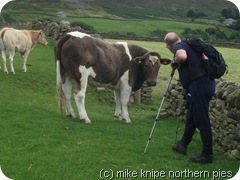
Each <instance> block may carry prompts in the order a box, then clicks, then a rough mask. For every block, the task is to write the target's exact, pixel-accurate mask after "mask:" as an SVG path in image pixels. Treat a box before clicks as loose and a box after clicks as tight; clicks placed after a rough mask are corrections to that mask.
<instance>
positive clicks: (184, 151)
mask: <svg viewBox="0 0 240 180" xmlns="http://www.w3.org/2000/svg"><path fill="white" fill-rule="evenodd" d="M172 150H173V151H175V152H177V153H179V154H182V155H186V154H187V148H186V147H184V146H183V145H182V143H181V141H178V142H177V143H176V144H174V145H173V146H172Z"/></svg>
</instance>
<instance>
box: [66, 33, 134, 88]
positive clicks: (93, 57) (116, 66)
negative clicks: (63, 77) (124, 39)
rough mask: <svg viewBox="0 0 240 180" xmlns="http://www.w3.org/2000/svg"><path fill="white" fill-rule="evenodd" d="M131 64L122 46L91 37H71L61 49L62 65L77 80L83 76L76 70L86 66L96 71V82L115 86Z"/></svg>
mask: <svg viewBox="0 0 240 180" xmlns="http://www.w3.org/2000/svg"><path fill="white" fill-rule="evenodd" d="M67 36H70V35H67ZM129 62H130V59H129V56H128V55H127V54H126V52H125V49H124V47H123V46H122V45H119V44H111V43H108V42H105V41H103V40H101V39H97V38H93V37H89V36H85V37H82V38H79V37H75V36H71V37H69V38H68V39H67V40H66V42H64V44H63V45H62V47H61V64H62V66H63V67H64V69H65V71H67V72H68V73H69V74H71V76H73V77H74V78H76V79H78V78H79V77H80V76H81V75H80V72H79V71H78V70H76V69H77V68H79V67H80V66H85V67H86V68H90V67H91V68H92V69H93V70H94V72H95V74H96V76H95V77H94V80H95V81H96V82H99V83H112V84H113V85H115V84H117V82H118V80H119V79H120V77H121V76H122V75H123V73H124V72H125V71H126V70H127V69H128V68H129Z"/></svg>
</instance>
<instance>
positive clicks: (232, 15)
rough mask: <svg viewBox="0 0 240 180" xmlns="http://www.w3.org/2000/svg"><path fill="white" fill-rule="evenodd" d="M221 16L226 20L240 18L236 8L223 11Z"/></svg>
mask: <svg viewBox="0 0 240 180" xmlns="http://www.w3.org/2000/svg"><path fill="white" fill-rule="evenodd" d="M221 14H222V16H223V17H224V18H226V19H227V18H232V19H239V18H240V15H239V11H238V9H234V8H228V9H223V10H222V12H221Z"/></svg>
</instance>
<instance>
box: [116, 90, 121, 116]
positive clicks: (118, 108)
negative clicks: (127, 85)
mask: <svg viewBox="0 0 240 180" xmlns="http://www.w3.org/2000/svg"><path fill="white" fill-rule="evenodd" d="M114 98H115V103H116V108H115V113H114V118H115V119H117V120H122V110H121V108H122V107H121V97H120V91H119V90H115V91H114Z"/></svg>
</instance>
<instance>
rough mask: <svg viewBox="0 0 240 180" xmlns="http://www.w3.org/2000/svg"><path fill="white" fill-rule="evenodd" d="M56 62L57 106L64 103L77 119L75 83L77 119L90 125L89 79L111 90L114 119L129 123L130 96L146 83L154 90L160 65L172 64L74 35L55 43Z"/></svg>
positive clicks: (138, 49) (131, 48)
mask: <svg viewBox="0 0 240 180" xmlns="http://www.w3.org/2000/svg"><path fill="white" fill-rule="evenodd" d="M55 60H56V73H57V90H58V94H59V99H60V106H61V105H62V100H63V102H64V104H65V107H66V114H67V116H69V117H73V118H76V115H75V114H74V111H73V108H72V106H71V102H70V99H71V93H72V92H71V91H72V83H71V80H74V99H75V102H76V104H77V108H78V112H79V116H80V119H81V120H84V121H85V123H91V121H90V119H89V117H88V115H87V112H86V109H85V93H86V89H87V83H88V78H89V77H92V79H93V81H95V82H98V83H103V84H110V85H111V86H114V88H115V90H114V95H115V102H116V109H115V114H114V116H115V118H117V119H118V120H122V119H124V120H125V121H126V122H127V123H130V122H131V120H130V118H129V114H128V102H129V97H130V94H131V92H132V91H137V90H138V89H139V88H140V87H141V86H142V83H143V82H144V81H145V80H146V82H147V84H148V86H155V85H156V79H157V75H158V71H159V69H160V65H161V63H163V64H165V65H166V64H169V63H170V62H171V60H169V59H163V58H161V57H160V55H159V54H158V53H157V52H148V51H147V50H146V49H144V48H142V47H139V46H136V45H127V43H116V44H112V43H109V42H106V41H103V40H101V39H97V38H94V37H91V36H90V35H88V34H84V33H80V32H77V31H74V32H70V33H68V34H67V35H65V36H64V37H63V38H62V39H60V40H59V41H58V42H57V43H56V45H55ZM61 112H62V111H61Z"/></svg>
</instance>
